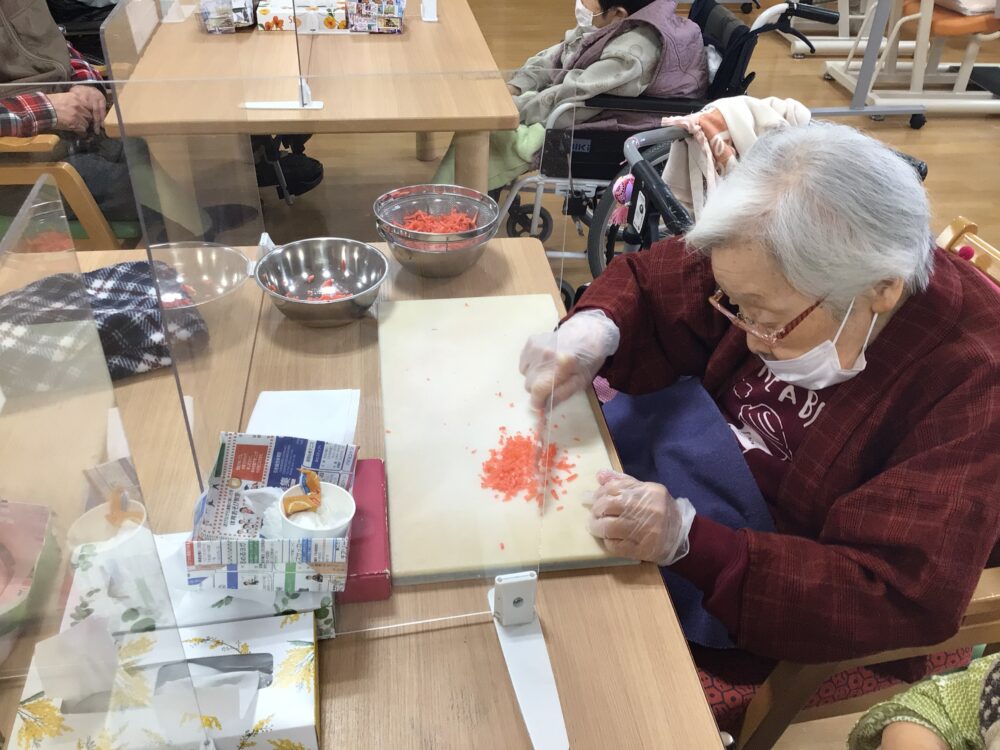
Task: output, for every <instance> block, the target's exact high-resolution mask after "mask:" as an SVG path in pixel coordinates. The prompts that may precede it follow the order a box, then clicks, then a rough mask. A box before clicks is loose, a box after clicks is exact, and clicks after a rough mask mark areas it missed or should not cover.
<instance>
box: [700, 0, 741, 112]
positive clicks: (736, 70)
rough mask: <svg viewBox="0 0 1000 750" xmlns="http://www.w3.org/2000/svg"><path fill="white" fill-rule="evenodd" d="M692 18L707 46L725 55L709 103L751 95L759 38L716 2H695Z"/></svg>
mask: <svg viewBox="0 0 1000 750" xmlns="http://www.w3.org/2000/svg"><path fill="white" fill-rule="evenodd" d="M688 18H689V19H691V20H692V21H694V22H695V23H696V24H698V27H699V28H700V29H701V36H702V39H703V40H704V42H705V44H711V45H712V46H713V47H715V48H716V49H717V50H718V51H719V54H721V55H722V63H721V64H720V65H719V70H718V71H717V72H716V74H715V78H714V79H713V80H712V83H711V84H710V85H709V87H708V94H707V96H706V97H705V98H706V99H708V101H713V100H715V99H721V98H723V97H726V96H740V95H742V94H745V93H746V92H747V88H748V87H749V86H750V83H751V81H753V79H754V77H755V76H756V73H750V74H749V75H748V74H747V66H748V65H749V64H750V57H751V56H752V55H753V50H754V47H756V46H757V36H756V35H755V34H751V33H750V27H749V26H747V25H746V24H745V23H744V22H743V21H742V20H740V18H738V17H737V16H736V15H735V14H734V13H733V12H732V11H730V10H729V9H728V8H726V7H725V6H723V5H720V4H719V3H717V2H715V0H694V3H693V4H692V5H691V10H690V11H688Z"/></svg>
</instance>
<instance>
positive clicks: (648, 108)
mask: <svg viewBox="0 0 1000 750" xmlns="http://www.w3.org/2000/svg"><path fill="white" fill-rule="evenodd" d="M706 104H708V102H707V101H706V100H704V99H684V98H682V97H679V96H677V97H669V98H664V99H661V98H659V97H656V96H611V95H610V94H600V95H598V96H595V97H592V98H590V99H588V100H587V101H585V102H584V103H583V106H585V107H594V108H596V109H611V110H622V111H626V112H652V113H654V114H662V115H665V116H666V115H687V114H691V113H692V112H697V111H698V110H700V109H702V108H703V107H704V106H705V105H706Z"/></svg>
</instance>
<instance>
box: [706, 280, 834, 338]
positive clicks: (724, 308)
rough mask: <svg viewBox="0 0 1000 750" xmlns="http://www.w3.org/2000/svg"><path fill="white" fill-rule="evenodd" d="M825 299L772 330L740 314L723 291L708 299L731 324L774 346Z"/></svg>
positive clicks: (720, 290) (716, 292)
mask: <svg viewBox="0 0 1000 750" xmlns="http://www.w3.org/2000/svg"><path fill="white" fill-rule="evenodd" d="M825 299H826V298H825V297H824V298H823V299H820V300H817V301H816V302H815V303H813V304H812V305H810V306H809V307H808V308H806V309H805V310H803V311H802V313H801V314H800V315H799V316H797V317H796V318H794V319H793V320H792V321H791V322H789V323H786V324H785V325H783V326H781V327H780V328H770V327H767V326H762V325H760V324H758V323H757V322H756V321H754V320H751V319H750V318H748V317H747V316H746V315H744V314H743V313H742V312H740V309H739V307H737V306H736V305H734V304H733V303H732V302H731V301H730V299H729V297H728V296H727V295H726V293H725V292H724V291H722V289H716V290H715V294H713V295H712V296H711V297H709V298H708V304H710V305H711V306H712V307H714V308H715V309H716V310H718V311H719V312H720V313H722V314H723V315H725V316H726V317H727V318H729V322H730V323H732V324H733V325H734V326H736V327H737V328H739V329H741V330H743V331H746V332H747V333H749V334H750V335H751V336H756V337H757V338H759V339H760V340H761V341H763V342H765V343H767V344H769V345H771V346H774V345H775V344H777V343H778V342H779V341H781V340H782V339H783V338H785V336H787V335H788V334H790V333H791V332H792V331H793V330H794V329H795V327H796V326H797V325H798V324H799V323H801V322H802V321H803V320H805V319H806V318H808V317H809V314H810V313H812V311H813V310H815V309H816V308H817V307H819V306H820V305H821V304H823V300H825Z"/></svg>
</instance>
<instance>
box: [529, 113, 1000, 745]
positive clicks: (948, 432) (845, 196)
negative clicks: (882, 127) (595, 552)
mask: <svg viewBox="0 0 1000 750" xmlns="http://www.w3.org/2000/svg"><path fill="white" fill-rule="evenodd" d="M996 309H997V292H996V289H995V288H994V287H993V286H992V284H991V283H990V281H989V280H988V279H987V278H986V277H985V276H984V275H983V274H982V273H980V272H979V271H978V270H977V269H976V268H975V267H974V266H973V265H972V264H971V263H969V262H967V261H965V260H963V259H961V258H959V257H957V256H955V255H953V254H950V253H946V252H944V251H943V250H940V249H935V247H934V243H933V239H932V235H931V233H930V211H929V207H928V203H927V196H926V193H925V191H924V187H923V185H922V184H921V183H920V180H919V178H918V176H917V175H916V173H915V172H914V170H913V168H912V167H911V166H910V165H909V164H907V163H906V162H904V161H903V160H902V159H900V158H899V157H898V156H897V155H896V154H895V153H893V152H892V151H890V150H889V149H888V148H886V147H885V146H883V145H881V144H879V143H878V142H876V141H874V140H873V139H871V138H868V137H867V136H864V135H862V134H861V133H859V132H857V131H856V130H853V129H852V128H849V127H846V126H843V125H833V124H813V125H810V126H809V127H786V128H780V129H777V130H774V131H772V132H770V133H767V134H765V135H764V136H763V137H762V138H761V139H760V140H759V141H757V143H756V144H754V146H753V147H752V148H750V149H749V151H748V152H747V154H746V155H745V156H744V157H743V159H742V160H741V162H740V163H739V164H738V165H737V166H736V167H735V168H734V170H733V171H732V173H731V174H729V175H727V176H726V178H724V179H723V180H722V181H721V183H720V184H719V185H718V187H717V189H716V190H715V191H714V192H713V193H712V194H711V195H710V196H709V197H708V199H707V201H706V204H705V206H704V209H703V210H702V212H701V215H700V216H699V217H698V220H697V222H696V223H695V225H694V227H693V228H692V229H691V230H690V231H689V232H688V234H687V235H686V237H685V238H683V240H682V239H670V240H666V241H665V242H661V243H659V244H657V245H655V246H654V247H653V248H651V249H650V250H647V251H644V252H639V253H634V254H628V255H623V256H620V257H618V258H616V259H615V260H614V261H613V262H612V263H610V264H609V265H608V268H607V270H606V271H605V272H604V273H603V274H601V276H599V277H598V278H597V279H595V280H594V282H593V283H592V284H591V285H590V287H589V289H588V290H587V291H586V293H585V294H584V295H583V297H582V298H581V300H580V302H579V304H577V305H576V306H575V308H574V309H573V311H572V314H571V316H570V317H569V318H568V319H567V320H566V321H565V322H564V323H562V325H561V327H560V328H559V330H558V334H557V333H554V332H550V333H542V334H538V335H536V336H534V337H532V338H531V339H530V340H529V341H528V343H527V345H526V347H525V349H524V352H523V354H522V358H521V370H522V372H524V373H525V376H526V387H527V389H528V390H529V391H530V393H531V394H532V401H533V403H534V405H535V406H536V407H542V406H544V405H546V404H547V403H549V402H550V401H551V402H559V401H561V400H563V399H565V398H567V397H568V396H569V395H570V394H572V393H573V392H575V391H579V390H583V389H585V388H588V387H590V384H591V382H592V380H593V378H594V376H596V375H598V374H600V375H602V376H603V377H605V378H607V380H608V382H609V383H610V384H611V386H612V387H613V388H615V389H618V390H619V391H620V393H619V394H618V395H617V396H615V397H614V398H612V399H611V400H610V401H608V402H607V403H606V404H605V407H604V408H605V416H606V417H607V420H608V425H609V429H610V431H611V434H612V436H613V438H614V442H615V445H616V447H617V448H618V449H619V453H620V455H621V458H622V463H623V465H624V468H625V471H626V473H627V474H629V475H628V476H626V475H622V474H615V473H613V472H603V473H602V474H601V475H600V476H599V477H598V485H599V487H598V489H597V491H596V494H595V499H594V504H593V507H592V516H591V519H590V530H591V533H593V534H594V535H595V536H596V537H598V538H600V539H603V540H604V544H605V547H606V548H607V550H608V551H609V552H610V553H611V554H613V555H615V556H620V557H628V558H632V559H635V560H647V561H650V562H653V563H656V564H657V565H659V566H661V567H662V570H663V575H664V578H665V579H667V580H668V584H667V585H668V586H669V587H670V591H671V597H672V598H673V599H674V603H675V605H676V608H677V612H678V616H679V618H680V619H681V623H682V626H683V627H684V631H685V635H686V637H687V638H688V640H689V641H692V642H693V644H696V645H694V646H693V647H692V652H693V654H694V657H695V661H696V662H697V663H698V664H699V666H702V667H703V668H705V669H706V670H707V671H708V672H710V673H712V672H713V667H712V666H711V665H712V664H720V663H731V664H736V663H738V662H739V663H744V664H746V668H745V671H747V672H750V671H753V673H754V674H761V673H762V674H763V676H766V674H767V672H768V671H769V670H770V668H772V667H773V664H774V660H788V661H794V662H801V663H822V662H830V661H837V660H842V659H849V658H856V657H862V656H865V655H868V654H874V653H876V652H880V651H886V650H889V649H895V648H905V647H908V646H924V645H932V644H936V643H940V642H942V641H944V640H945V639H947V638H949V637H951V636H952V635H954V634H955V632H956V631H957V630H958V627H959V623H960V622H961V620H962V616H963V613H964V612H965V609H966V607H967V605H968V603H969V600H970V598H971V596H972V593H973V590H974V589H975V587H976V584H977V582H978V581H979V577H980V574H981V573H982V571H983V569H984V567H985V566H986V565H987V563H989V564H991V565H996V564H998V563H1000V501H998V498H997V478H998V477H1000V328H998V327H997V324H996ZM557 336H558V338H557ZM677 389H680V390H683V393H684V397H683V399H676V398H674V399H671V394H672V393H674V392H676V390H677ZM660 403H665V404H668V405H669V406H670V407H671V409H670V410H668V409H665V408H661V407H660V406H659V404H660ZM676 425H681V427H682V428H683V429H682V430H681V428H679V427H677V426H676ZM678 430H679V431H680V432H679V434H678V432H677V431H678ZM671 431H675V432H674V433H672V432H671ZM678 453H680V454H682V458H683V460H680V461H675V460H673V459H672V456H673V455H676V454H678ZM674 581H679V582H680V584H681V585H682V587H683V586H686V587H689V588H690V589H691V590H692V591H694V592H695V593H696V594H697V597H696V598H695V597H690V598H688V599H686V600H685V606H686V607H687V609H685V608H683V607H682V606H681V604H680V601H681V598H680V597H678V596H676V595H675V588H674ZM702 614H704V617H702ZM707 618H711V619H707ZM719 631H721V634H720V632H719ZM734 647H735V648H734ZM924 663H925V661H924V659H920V666H923V665H924ZM916 666H917V665H915V664H913V663H912V662H907V663H905V664H898V663H897V664H896V665H895V667H894V668H893V669H894V670H895V671H896V672H899V671H903V672H904V675H903V676H905V677H906V678H908V679H911V680H912V679H916V678H917V677H920V676H923V673H917V674H915V673H914V672H915V669H914V667H916ZM873 669H876V670H880V669H882V667H881V666H880V667H873ZM747 681H748V682H753V681H760V678H754V677H751V678H750V679H749V680H747ZM722 728H723V729H727V730H731V729H733V728H734V727H722Z"/></svg>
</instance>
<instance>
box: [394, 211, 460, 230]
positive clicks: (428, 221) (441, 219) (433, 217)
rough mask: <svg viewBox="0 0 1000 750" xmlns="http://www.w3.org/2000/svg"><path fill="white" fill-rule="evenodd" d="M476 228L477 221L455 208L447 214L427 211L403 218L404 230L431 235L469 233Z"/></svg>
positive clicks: (415, 212) (416, 212)
mask: <svg viewBox="0 0 1000 750" xmlns="http://www.w3.org/2000/svg"><path fill="white" fill-rule="evenodd" d="M475 228H476V220H475V218H473V217H472V216H470V215H469V214H467V213H463V212H461V211H459V210H458V209H457V208H453V209H452V210H451V211H450V212H449V213H446V214H429V213H427V212H426V211H414V212H413V213H412V214H409V215H407V216H404V217H403V229H409V230H411V231H414V232H428V233H430V234H453V233H455V232H467V231H468V230H470V229H475Z"/></svg>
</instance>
